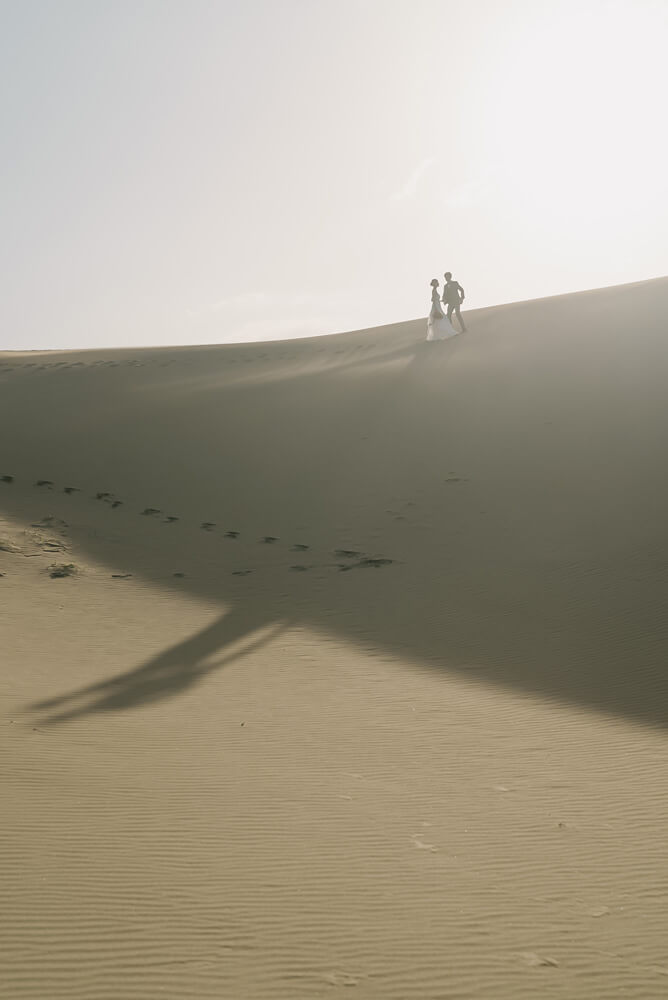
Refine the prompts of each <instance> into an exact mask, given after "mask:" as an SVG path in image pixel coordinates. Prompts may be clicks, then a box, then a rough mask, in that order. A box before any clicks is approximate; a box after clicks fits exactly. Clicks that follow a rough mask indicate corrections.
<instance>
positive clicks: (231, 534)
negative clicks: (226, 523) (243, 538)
mask: <svg viewBox="0 0 668 1000" xmlns="http://www.w3.org/2000/svg"><path fill="white" fill-rule="evenodd" d="M238 537H239V532H238V531H226V532H225V538H238Z"/></svg>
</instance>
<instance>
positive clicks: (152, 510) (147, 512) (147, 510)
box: [142, 507, 162, 517]
mask: <svg viewBox="0 0 668 1000" xmlns="http://www.w3.org/2000/svg"><path fill="white" fill-rule="evenodd" d="M161 513H162V511H161V510H158V508H157V507H144V509H143V511H142V517H153V515H154V514H161Z"/></svg>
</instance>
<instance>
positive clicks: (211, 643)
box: [30, 602, 288, 725]
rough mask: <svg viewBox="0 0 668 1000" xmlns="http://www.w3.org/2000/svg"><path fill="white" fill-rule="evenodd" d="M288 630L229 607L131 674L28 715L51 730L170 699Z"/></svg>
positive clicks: (282, 623)
mask: <svg viewBox="0 0 668 1000" xmlns="http://www.w3.org/2000/svg"><path fill="white" fill-rule="evenodd" d="M287 627H288V623H287V621H286V620H285V619H284V618H283V619H277V618H272V616H270V615H267V614H260V613H259V611H258V610H257V609H254V608H253V607H252V606H250V602H249V605H244V604H239V605H234V606H233V607H232V608H231V609H230V610H229V611H226V612H225V614H223V615H221V616H220V617H219V618H217V619H216V620H215V621H214V622H213V624H211V625H209V626H207V627H206V628H204V629H202V630H201V631H200V632H197V633H196V634H195V635H193V636H190V637H189V638H188V639H185V640H184V641H183V642H179V643H177V644H176V645H175V646H172V647H170V648H169V649H167V650H165V651H163V652H161V653H159V654H158V655H157V656H154V657H152V658H151V659H150V660H147V661H146V662H145V663H142V664H140V666H138V667H135V668H134V669H133V670H128V671H126V672H125V673H122V674H118V675H117V676H115V677H111V678H109V679H108V680H104V681H99V682H98V683H96V684H90V685H87V686H85V687H81V688H77V689H76V690H74V691H71V692H70V693H69V694H64V695H60V696H58V697H56V698H49V699H47V700H45V701H39V702H35V703H33V704H32V705H31V706H30V711H31V712H37V713H40V715H41V718H40V720H39V721H40V722H41V724H42V725H54V724H57V723H60V722H67V721H69V720H71V719H76V718H79V717H81V716H84V715H92V714H95V713H98V712H115V711H120V710H122V709H127V708H136V707H139V706H142V705H149V704H151V703H152V702H156V701H160V700H162V699H163V698H169V697H174V696H176V695H180V694H183V693H184V692H186V691H187V690H188V689H189V688H190V687H192V686H193V685H194V684H196V683H197V682H198V681H200V680H202V679H203V678H204V677H206V676H207V675H208V674H210V673H212V672H213V671H215V670H220V669H221V668H222V667H225V666H227V665H228V664H230V663H233V662H234V661H235V660H238V659H241V658H243V657H245V656H249V655H250V654H251V653H254V652H257V651H258V650H259V649H262V648H263V647H264V646H266V645H268V644H269V643H270V642H272V641H273V640H274V639H275V638H276V637H277V636H278V635H280V634H281V633H282V632H284V631H285V630H286V628H287ZM244 640H245V641H244ZM233 647H234V648H233Z"/></svg>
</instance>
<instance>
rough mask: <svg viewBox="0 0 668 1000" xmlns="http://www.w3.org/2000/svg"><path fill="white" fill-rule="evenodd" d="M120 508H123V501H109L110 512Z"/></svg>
mask: <svg viewBox="0 0 668 1000" xmlns="http://www.w3.org/2000/svg"><path fill="white" fill-rule="evenodd" d="M122 506H123V501H122V500H112V501H111V509H112V510H116V508H117V507H122Z"/></svg>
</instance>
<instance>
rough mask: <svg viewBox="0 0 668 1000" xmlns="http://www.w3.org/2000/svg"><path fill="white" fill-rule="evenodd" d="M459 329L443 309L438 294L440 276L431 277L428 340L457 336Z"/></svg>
mask: <svg viewBox="0 0 668 1000" xmlns="http://www.w3.org/2000/svg"><path fill="white" fill-rule="evenodd" d="M456 335H457V331H456V330H455V328H454V327H453V325H452V323H451V322H450V320H449V319H448V317H447V316H446V315H445V313H444V312H443V310H442V309H441V303H440V300H439V295H438V278H432V279H431V312H430V313H429V319H428V320H427V340H447V338H448V337H455V336H456Z"/></svg>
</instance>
